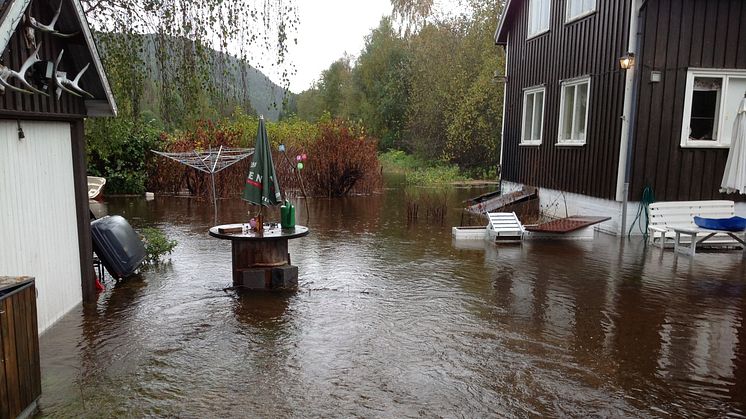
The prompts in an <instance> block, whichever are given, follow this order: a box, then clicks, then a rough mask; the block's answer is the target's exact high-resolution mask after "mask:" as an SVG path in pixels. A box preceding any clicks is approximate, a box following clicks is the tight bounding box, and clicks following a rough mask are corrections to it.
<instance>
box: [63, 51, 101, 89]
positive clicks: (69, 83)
mask: <svg viewBox="0 0 746 419" xmlns="http://www.w3.org/2000/svg"><path fill="white" fill-rule="evenodd" d="M64 53H65V50H62V51H60V55H59V56H58V57H57V60H56V61H55V62H54V71H53V74H54V76H53V77H54V81H55V84H56V85H57V89H56V90H55V93H56V95H57V99H58V100H59V98H60V96H62V91H63V90H64V91H66V92H67V93H70V94H71V95H75V96H78V97H81V96H82V95H86V96H88V97H90V98H91V99H93V98H94V96H93V95H92V94H90V93H88V92H86V91H85V90H83V89H82V88H81V87H80V86H79V85H78V83H79V82H80V78H81V77H83V74H84V73H85V72H86V70H88V67H90V66H91V63H88V64H86V66H85V67H83V69H82V70H80V73H78V75H77V76H75V78H74V79H73V80H70V79H68V78H67V75H64V74H63V73H60V71H59V68H60V63H61V62H62V55H63V54H64Z"/></svg>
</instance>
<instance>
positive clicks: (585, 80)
mask: <svg viewBox="0 0 746 419" xmlns="http://www.w3.org/2000/svg"><path fill="white" fill-rule="evenodd" d="M583 84H587V85H588V94H587V95H586V98H585V100H586V103H585V110H586V112H585V127H583V132H585V138H583V139H582V140H575V139H572V140H566V139H564V138H563V137H562V131H563V128H564V127H563V126H562V124H563V121H564V120H565V112H566V111H567V110H566V109H565V90H566V88H567V87H571V86H575V87H577V86H580V85H583ZM592 87H593V84H592V83H591V76H584V77H578V78H575V79H570V80H565V81H563V82H562V84H561V86H560V90H561V94H560V106H559V108H560V113H559V124H558V125H559V129H558V130H557V145H559V146H584V145H585V144H586V142H587V140H588V121H589V120H590V119H591V118H590V115H591V94H592V90H591V88H592ZM577 92H578V89H577V88H576V89H575V97H576V100H574V101H573V106H577V103H578V102H577V94H578V93H577ZM572 112H573V118H572V121H573V126H574V124H575V119H576V118H575V109H573V110H572ZM571 131H575V130H574V129H572V130H571Z"/></svg>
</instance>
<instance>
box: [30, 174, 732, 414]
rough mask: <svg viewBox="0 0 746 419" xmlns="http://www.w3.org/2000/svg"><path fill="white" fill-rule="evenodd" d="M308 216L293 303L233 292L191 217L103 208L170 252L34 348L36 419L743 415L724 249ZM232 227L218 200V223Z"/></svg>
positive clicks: (346, 211) (377, 217)
mask: <svg viewBox="0 0 746 419" xmlns="http://www.w3.org/2000/svg"><path fill="white" fill-rule="evenodd" d="M480 192H483V191H474V190H471V191H468V190H466V191H465V190H457V191H456V192H455V193H454V195H453V196H452V197H451V199H452V203H451V207H452V208H457V207H458V206H459V205H460V202H461V201H462V200H463V199H464V198H466V197H467V196H468V195H476V194H479V193H480ZM296 205H297V206H298V207H299V208H301V209H302V211H305V209H304V208H305V205H303V204H302V203H300V204H296ZM309 208H310V211H311V214H309V219H310V223H309V224H310V227H311V229H312V233H311V235H310V236H309V237H307V238H304V239H302V240H297V241H294V242H291V247H290V252H291V254H292V258H293V263H294V264H296V265H298V266H299V267H300V276H301V277H300V283H301V289H300V290H299V291H298V292H297V293H293V294H281V295H273V294H237V293H226V292H223V291H222V289H223V288H224V287H226V286H228V285H229V284H230V282H231V279H230V278H231V273H230V246H229V244H226V243H223V242H222V241H219V240H214V239H211V238H209V237H208V236H207V234H206V231H207V228H208V227H209V226H210V225H211V224H212V209H211V207H210V205H209V203H208V202H200V201H196V200H191V199H186V198H160V197H159V198H158V199H156V200H155V201H150V202H148V201H145V200H140V199H110V200H109V202H107V204H106V206H105V209H106V210H107V211H108V212H110V213H117V214H123V215H125V217H127V218H128V219H129V220H130V222H131V223H132V224H133V225H135V226H144V225H157V226H159V227H161V228H163V229H164V230H166V232H167V233H168V234H169V235H171V236H172V237H174V238H175V239H177V240H178V241H179V243H180V244H179V246H178V247H177V248H176V250H175V252H174V254H173V256H172V263H171V264H170V265H164V266H161V267H158V268H154V269H150V270H147V271H145V272H144V273H143V276H142V278H139V279H135V280H131V281H126V282H123V283H121V284H119V285H117V286H110V288H109V289H108V290H107V291H106V292H105V293H104V295H102V297H101V299H100V303H99V306H98V307H96V308H86V309H80V310H78V311H76V312H74V313H71V314H70V315H69V316H67V317H65V318H64V319H63V320H62V321H61V322H60V323H58V324H57V325H56V326H55V327H54V328H52V329H51V330H50V331H49V332H48V333H46V334H45V335H44V336H43V337H42V340H41V344H42V364H43V372H42V373H43V380H44V388H43V391H44V394H43V397H42V400H41V405H42V409H43V410H42V415H49V416H57V417H70V416H76V417H79V416H92V417H96V416H100V414H101V412H104V411H105V412H107V414H112V415H128V416H189V417H194V416H198V417H203V416H205V417H206V416H210V417H213V416H225V417H246V416H263V417H277V416H280V417H284V416H329V415H334V416H366V417H367V416H393V417H411V416H466V417H483V416H490V415H491V416H501V417H503V416H517V417H525V416H558V415H567V416H591V415H598V416H613V417H616V416H634V417H639V416H663V415H671V416H692V415H694V416H724V415H728V414H730V415H735V416H738V415H744V414H746V412H745V411H744V409H746V330H744V327H745V326H744V323H745V322H744V316H745V314H746V313H745V312H746V282H745V281H744V277H745V276H746V271H745V268H744V263H743V258H742V256H741V255H740V254H739V253H738V252H735V253H708V254H702V255H699V256H698V257H697V259H695V260H694V261H692V260H691V259H688V258H683V257H677V256H676V255H674V254H672V253H671V252H665V253H663V254H661V253H660V252H658V251H657V250H651V249H648V248H646V247H645V246H644V243H642V242H641V241H640V240H632V241H629V242H622V243H620V241H618V240H617V239H614V238H610V237H608V236H604V235H599V236H597V238H596V240H595V241H592V242H561V243H560V242H554V243H553V242H524V243H523V244H522V245H501V246H494V245H489V244H488V245H486V244H485V243H482V242H477V243H463V242H459V243H454V242H453V241H452V240H451V237H450V231H449V227H448V226H450V225H453V224H457V223H458V221H459V213H458V212H457V211H455V210H452V211H451V212H450V215H449V217H450V218H449V220H448V221H447V223H446V226H440V225H432V224H430V223H428V222H426V221H425V220H420V223H419V224H417V225H415V226H410V227H407V226H406V211H405V207H404V200H403V193H402V191H401V189H396V188H395V189H390V190H387V191H386V192H385V193H384V194H381V195H376V196H372V197H360V198H349V199H345V200H325V199H320V200H312V201H311V202H309ZM245 212H246V207H245V204H244V203H243V202H241V201H240V200H236V201H229V200H226V201H221V203H220V206H219V214H218V216H219V218H220V222H236V221H243V218H242V217H244V214H245ZM299 218H301V219H304V218H305V216H304V215H303V214H301V215H300V217H299ZM110 285H111V284H110Z"/></svg>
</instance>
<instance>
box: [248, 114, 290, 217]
mask: <svg viewBox="0 0 746 419" xmlns="http://www.w3.org/2000/svg"><path fill="white" fill-rule="evenodd" d="M254 147H255V151H254V156H253V157H252V160H251V166H249V175H248V176H247V177H246V186H245V187H244V190H243V196H242V198H243V200H244V201H248V202H250V203H252V204H254V205H261V206H263V207H269V206H276V205H280V204H281V203H282V196H281V195H280V184H279V182H277V174H276V173H275V165H274V162H273V161H272V149H271V148H270V145H269V139H268V138H267V128H266V127H265V126H264V117H261V118H260V119H259V130H258V131H257V133H256V145H255V146H254Z"/></svg>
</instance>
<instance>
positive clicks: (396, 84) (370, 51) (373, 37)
mask: <svg viewBox="0 0 746 419" xmlns="http://www.w3.org/2000/svg"><path fill="white" fill-rule="evenodd" d="M409 78H410V75H409V53H408V51H407V43H406V41H405V40H404V39H403V38H401V37H400V36H398V34H397V32H396V30H395V29H394V27H393V24H392V21H391V19H390V18H384V19H382V20H381V23H380V25H379V26H378V28H377V29H374V30H373V32H371V34H370V35H369V36H368V37H367V39H366V43H365V49H364V50H363V52H362V54H361V55H360V58H358V60H357V64H356V66H355V69H354V71H353V80H354V87H355V93H356V95H357V110H356V113H357V116H358V117H359V118H360V119H361V120H362V122H363V124H364V125H365V126H366V127H367V129H368V130H369V132H370V133H371V134H372V135H373V136H376V137H378V138H380V139H381V143H380V144H379V146H380V147H381V148H382V149H389V148H395V147H402V146H403V143H402V133H403V130H404V123H405V116H406V113H407V102H408V97H409Z"/></svg>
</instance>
